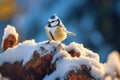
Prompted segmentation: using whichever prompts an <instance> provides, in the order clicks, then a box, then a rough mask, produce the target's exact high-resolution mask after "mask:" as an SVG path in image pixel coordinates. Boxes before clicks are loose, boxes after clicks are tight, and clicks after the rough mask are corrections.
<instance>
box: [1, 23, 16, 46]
mask: <svg viewBox="0 0 120 80" xmlns="http://www.w3.org/2000/svg"><path fill="white" fill-rule="evenodd" d="M10 34H13V35H14V36H15V38H16V40H17V41H18V33H17V32H16V29H15V28H14V26H11V25H7V27H6V28H5V29H4V35H3V38H2V47H3V42H4V40H5V39H6V38H7V37H8V36H9V35H10Z"/></svg>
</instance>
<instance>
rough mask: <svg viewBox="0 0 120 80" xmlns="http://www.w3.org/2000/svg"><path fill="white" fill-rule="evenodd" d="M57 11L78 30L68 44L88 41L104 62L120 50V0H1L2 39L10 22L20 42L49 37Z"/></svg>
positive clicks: (89, 47)
mask: <svg viewBox="0 0 120 80" xmlns="http://www.w3.org/2000/svg"><path fill="white" fill-rule="evenodd" d="M53 13H56V14H57V15H58V16H59V17H60V18H61V20H62V21H63V23H64V25H65V26H66V28H67V29H68V30H69V31H71V32H74V33H76V36H75V37H71V36H68V38H67V39H66V40H64V41H63V43H65V44H66V45H68V44H69V43H71V42H73V41H74V42H77V43H80V44H84V46H85V47H86V48H88V49H91V50H92V51H94V52H96V53H98V54H99V55H100V61H101V62H105V61H106V58H107V56H108V54H109V53H110V52H111V51H113V50H118V51H120V0H0V33H1V34H0V36H1V37H0V42H2V41H1V40H2V36H3V31H4V28H5V27H6V25H8V24H10V25H12V26H15V27H16V30H17V32H18V33H19V42H22V41H24V40H27V39H35V41H36V42H40V41H44V40H48V38H47V36H46V33H45V29H44V27H45V26H46V23H47V20H48V19H49V17H50V16H51V15H52V14H53Z"/></svg>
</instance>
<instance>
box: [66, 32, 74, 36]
mask: <svg viewBox="0 0 120 80" xmlns="http://www.w3.org/2000/svg"><path fill="white" fill-rule="evenodd" d="M67 34H68V35H70V36H75V35H76V34H75V33H73V32H70V31H67Z"/></svg>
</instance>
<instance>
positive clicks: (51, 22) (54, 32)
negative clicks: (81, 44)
mask: <svg viewBox="0 0 120 80" xmlns="http://www.w3.org/2000/svg"><path fill="white" fill-rule="evenodd" d="M45 30H46V34H47V36H48V38H49V39H50V40H55V41H60V42H61V41H63V40H64V39H66V38H67V34H69V35H72V36H74V35H75V34H74V33H72V32H69V31H67V29H66V28H65V26H64V24H63V23H62V21H61V20H60V18H58V16H57V15H56V14H53V15H52V16H51V17H50V18H49V19H48V23H47V26H46V27H45Z"/></svg>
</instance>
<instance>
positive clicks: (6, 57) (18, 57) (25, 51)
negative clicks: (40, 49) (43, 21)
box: [0, 40, 36, 65]
mask: <svg viewBox="0 0 120 80" xmlns="http://www.w3.org/2000/svg"><path fill="white" fill-rule="evenodd" d="M35 45H36V44H35V41H34V40H26V41H25V42H23V43H19V44H18V45H17V46H15V47H14V48H9V49H7V50H6V51H4V52H3V53H1V54H0V65H2V64H3V63H4V62H9V63H14V62H15V61H23V63H25V62H26V61H24V59H25V60H28V59H26V56H28V55H31V54H32V53H33V51H34V46H35Z"/></svg>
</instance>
